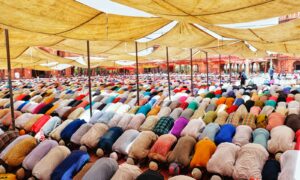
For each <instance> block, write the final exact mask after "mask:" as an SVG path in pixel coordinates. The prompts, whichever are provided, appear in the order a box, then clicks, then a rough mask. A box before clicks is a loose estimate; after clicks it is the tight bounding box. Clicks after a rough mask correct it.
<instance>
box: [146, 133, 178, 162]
mask: <svg viewBox="0 0 300 180" xmlns="http://www.w3.org/2000/svg"><path fill="white" fill-rule="evenodd" d="M176 141H177V139H176V137H175V136H174V135H172V134H164V135H161V136H159V138H158V139H157V141H156V142H155V143H154V144H153V146H152V147H151V149H150V153H149V155H148V157H149V159H154V160H157V161H159V162H165V161H166V160H167V157H168V154H169V152H170V150H171V148H172V146H173V145H174V144H175V143H176Z"/></svg>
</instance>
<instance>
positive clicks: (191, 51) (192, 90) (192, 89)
mask: <svg viewBox="0 0 300 180" xmlns="http://www.w3.org/2000/svg"><path fill="white" fill-rule="evenodd" d="M190 53H191V62H190V63H191V93H192V96H194V85H193V84H194V82H193V49H192V48H191V49H190Z"/></svg>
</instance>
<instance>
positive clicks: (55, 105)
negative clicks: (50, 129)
mask: <svg viewBox="0 0 300 180" xmlns="http://www.w3.org/2000/svg"><path fill="white" fill-rule="evenodd" d="M58 106H59V103H56V104H54V105H53V106H52V107H51V108H50V109H49V110H48V111H47V112H46V113H45V114H47V115H50V114H51V113H53V111H55V110H56V109H57V108H58Z"/></svg>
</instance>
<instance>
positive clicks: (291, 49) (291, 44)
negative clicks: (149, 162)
mask: <svg viewBox="0 0 300 180" xmlns="http://www.w3.org/2000/svg"><path fill="white" fill-rule="evenodd" d="M249 43H250V44H251V45H253V46H254V47H255V48H257V49H261V50H266V51H273V52H278V53H284V54H290V55H291V54H293V55H295V54H296V55H299V54H300V53H299V52H300V40H295V41H287V42H279V43H260V42H251V41H249Z"/></svg>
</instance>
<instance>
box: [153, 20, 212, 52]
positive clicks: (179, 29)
mask: <svg viewBox="0 0 300 180" xmlns="http://www.w3.org/2000/svg"><path fill="white" fill-rule="evenodd" d="M214 40H216V39H215V38H214V37H212V36H211V35H209V34H207V33H206V32H204V31H202V30H200V29H198V28H197V27H196V26H194V25H193V24H190V23H185V22H180V23H177V25H176V26H175V27H174V28H173V29H171V30H170V31H169V32H167V33H166V34H164V35H162V36H161V37H159V38H157V39H155V40H153V41H150V42H149V44H153V45H155V44H159V45H166V46H169V47H181V48H188V47H189V48H192V47H201V46H206V45H208V44H210V43H212V42H213V41H214Z"/></svg>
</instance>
